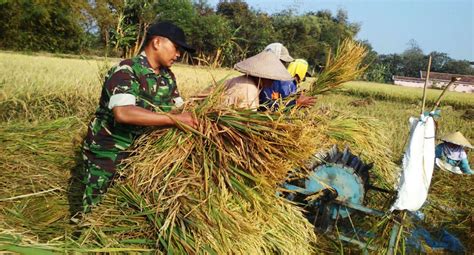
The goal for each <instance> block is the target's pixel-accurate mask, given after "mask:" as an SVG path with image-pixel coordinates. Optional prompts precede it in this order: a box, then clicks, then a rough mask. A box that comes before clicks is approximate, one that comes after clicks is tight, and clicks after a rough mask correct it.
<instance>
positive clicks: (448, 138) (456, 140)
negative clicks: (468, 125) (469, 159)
mask: <svg viewBox="0 0 474 255" xmlns="http://www.w3.org/2000/svg"><path fill="white" fill-rule="evenodd" d="M441 140H442V141H445V142H448V143H453V144H457V145H460V146H463V147H468V148H471V149H474V147H472V145H471V144H470V143H469V141H468V140H467V139H466V138H465V137H464V136H463V135H462V134H461V132H459V131H458V132H454V133H451V134H447V135H445V136H443V137H441Z"/></svg>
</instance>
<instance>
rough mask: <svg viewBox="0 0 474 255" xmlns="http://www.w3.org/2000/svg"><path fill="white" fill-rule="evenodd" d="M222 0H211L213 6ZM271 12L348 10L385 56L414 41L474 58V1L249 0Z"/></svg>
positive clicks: (430, 48)
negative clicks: (288, 10)
mask: <svg viewBox="0 0 474 255" xmlns="http://www.w3.org/2000/svg"><path fill="white" fill-rule="evenodd" d="M218 2H219V0H209V3H210V4H211V5H213V6H215V5H216V4H217V3H218ZM246 2H247V3H248V4H249V5H250V6H252V7H253V8H256V9H259V10H262V11H265V12H267V13H274V12H279V11H281V10H286V9H289V8H292V9H294V10H296V11H297V12H298V13H304V12H308V11H318V10H322V9H328V10H331V11H332V12H333V13H336V11H337V9H345V10H346V11H347V12H348V16H349V20H350V21H351V22H357V23H360V24H361V30H360V32H359V34H358V35H357V37H358V38H359V39H365V40H368V41H369V42H370V43H371V44H372V46H373V47H374V49H375V50H376V51H377V52H378V53H381V54H387V53H401V52H403V50H405V49H406V48H407V47H408V44H407V43H408V41H410V39H414V40H415V41H416V42H418V44H419V45H420V47H421V48H422V49H423V51H424V52H425V53H429V52H431V51H439V52H445V53H448V54H449V56H450V57H452V58H454V59H466V60H469V61H474V18H473V16H474V0H332V1H331V0H246Z"/></svg>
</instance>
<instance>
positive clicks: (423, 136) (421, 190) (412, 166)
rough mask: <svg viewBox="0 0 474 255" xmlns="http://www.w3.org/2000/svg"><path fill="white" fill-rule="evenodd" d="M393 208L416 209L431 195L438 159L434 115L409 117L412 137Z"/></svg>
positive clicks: (404, 157) (406, 152)
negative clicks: (435, 161) (429, 190)
mask: <svg viewBox="0 0 474 255" xmlns="http://www.w3.org/2000/svg"><path fill="white" fill-rule="evenodd" d="M408 139H409V140H408V146H407V149H406V151H405V155H404V156H403V171H402V173H401V176H400V182H399V185H398V197H397V200H396V201H395V203H394V204H393V205H392V208H391V209H390V210H391V211H393V210H409V211H417V210H418V209H420V208H421V206H422V205H423V203H424V202H425V200H426V198H427V196H428V189H429V187H430V183H431V177H432V175H433V167H434V160H435V123H434V120H433V118H432V117H431V116H423V115H422V116H421V117H420V118H419V119H417V118H410V137H409V138H408Z"/></svg>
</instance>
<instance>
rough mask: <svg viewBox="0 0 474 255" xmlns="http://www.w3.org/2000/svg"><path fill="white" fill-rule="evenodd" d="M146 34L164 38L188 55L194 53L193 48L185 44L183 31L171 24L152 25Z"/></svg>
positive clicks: (165, 22)
mask: <svg viewBox="0 0 474 255" xmlns="http://www.w3.org/2000/svg"><path fill="white" fill-rule="evenodd" d="M146 34H147V36H152V35H156V36H163V37H166V38H168V39H170V40H171V41H172V42H174V43H176V44H177V45H179V46H180V47H181V48H183V49H184V50H185V51H188V52H190V53H194V52H195V51H196V50H195V49H194V48H193V47H191V46H189V45H188V44H187V43H186V36H185V35H184V32H183V30H182V29H181V28H180V27H178V26H176V25H175V24H173V23H171V22H168V21H163V22H158V23H153V24H151V26H150V27H149V28H148V31H147V33H146Z"/></svg>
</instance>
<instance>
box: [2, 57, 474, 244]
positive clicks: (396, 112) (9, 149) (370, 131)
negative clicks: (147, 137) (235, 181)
mask: <svg viewBox="0 0 474 255" xmlns="http://www.w3.org/2000/svg"><path fill="white" fill-rule="evenodd" d="M116 61H117V60H115V59H114V60H110V61H105V60H101V59H94V60H79V59H64V58H63V59H59V58H54V57H45V56H27V55H20V54H15V53H6V52H0V67H1V69H0V70H1V71H0V122H1V124H2V125H1V127H0V143H1V144H2V146H1V147H0V172H1V173H2V176H1V177H0V184H1V187H3V188H0V201H1V202H0V210H1V212H0V228H1V229H3V230H2V232H0V242H2V241H5V240H7V241H8V243H13V244H16V245H19V246H20V248H21V247H22V246H21V245H24V244H29V245H28V247H27V248H28V249H30V248H31V249H35V248H37V249H40V250H47V251H53V252H58V251H59V252H60V251H64V249H65V248H64V244H65V243H66V244H67V245H68V247H69V248H68V249H71V250H72V251H78V252H81V251H82V252H87V251H89V252H94V251H95V252H107V251H109V252H113V251H116V252H120V251H127V249H128V251H133V249H137V250H136V251H138V250H140V249H141V250H142V251H143V249H145V250H147V249H149V248H147V247H153V243H154V241H153V240H155V238H156V236H153V235H151V234H150V233H153V231H152V230H153V228H155V227H156V226H153V225H150V226H147V225H146V224H148V223H147V222H150V221H151V222H156V223H158V222H159V221H161V220H163V219H156V218H155V217H156V213H155V212H156V211H154V210H151V209H150V207H147V206H146V205H147V204H146V203H144V202H143V201H144V199H145V200H149V198H147V197H146V196H145V197H143V196H140V193H139V192H137V191H136V186H135V188H134V186H133V185H131V186H130V187H131V188H126V187H127V186H120V185H117V186H118V187H117V188H114V189H112V190H111V191H110V195H109V196H107V198H106V200H105V201H104V203H103V204H104V208H106V209H107V210H106V213H104V214H102V215H98V214H97V215H95V216H94V217H95V218H94V219H95V220H94V221H92V222H90V223H91V224H92V227H91V228H88V231H86V232H85V233H83V234H82V235H81V236H80V238H79V239H74V240H73V239H72V236H73V232H74V230H73V229H74V226H71V225H69V223H68V217H69V214H68V212H67V210H68V207H69V205H70V204H71V203H72V202H71V201H72V200H71V199H73V198H70V197H68V189H70V188H71V183H72V180H73V179H74V178H76V177H77V176H73V175H72V173H73V172H74V171H73V170H74V169H79V168H80V164H81V162H80V158H79V157H78V156H77V152H78V148H79V146H80V142H81V139H82V136H83V134H84V131H85V125H86V123H87V121H88V118H89V116H90V115H91V114H92V113H93V112H94V110H95V107H96V104H97V101H98V96H99V92H100V87H101V84H100V79H101V75H102V74H103V72H104V71H105V70H106V69H107V67H109V66H110V65H111V64H113V63H115V62H116ZM173 72H174V73H175V74H176V76H177V80H178V86H179V88H180V91H181V93H182V95H183V96H184V97H185V98H186V97H189V96H190V95H193V94H195V93H197V92H198V91H200V90H202V89H204V88H205V87H207V86H208V85H209V84H211V83H212V82H213V79H215V80H220V79H222V78H224V77H227V76H228V77H232V76H235V75H237V74H238V73H237V72H235V71H232V70H229V69H208V68H197V67H192V68H191V67H188V66H184V65H176V66H174V67H173ZM307 83H308V82H307ZM306 85H307V84H306ZM439 93H440V91H437V90H434V91H432V90H430V91H429V92H428V106H429V105H431V104H432V102H434V100H435V98H436V97H437V95H438V94H439ZM419 98H421V90H420V89H412V88H403V87H395V86H390V85H384V84H374V83H363V82H349V83H347V84H345V85H344V86H343V90H342V91H341V92H339V93H337V94H326V95H320V96H318V101H317V102H318V103H317V106H316V108H317V109H319V110H318V111H315V112H312V113H311V114H309V113H306V112H303V117H304V118H301V119H302V120H305V118H306V119H308V120H313V121H314V123H310V124H307V126H308V127H310V126H311V125H314V126H315V127H318V128H319V129H317V130H319V131H318V132H320V133H322V134H325V136H324V137H319V138H320V139H319V142H318V143H319V144H326V145H329V144H332V143H338V144H339V145H341V146H344V145H345V144H349V145H350V146H351V149H352V150H353V151H354V152H356V153H358V154H361V155H362V157H363V158H364V159H365V160H366V161H374V162H376V170H375V172H376V173H383V174H382V175H380V176H379V178H378V181H379V182H380V183H385V184H390V183H393V180H392V178H393V174H394V173H391V172H390V170H391V169H392V170H393V167H394V166H395V164H398V163H399V161H400V159H401V156H402V152H403V147H404V143H405V141H406V139H407V136H408V125H407V120H408V117H409V116H416V115H418V114H419V109H420V106H419V103H418V102H419ZM473 99H474V97H473V95H472V94H464V93H456V92H453V93H448V96H447V97H446V99H445V101H443V103H442V108H441V109H442V118H441V119H440V120H439V122H438V124H439V126H438V127H439V134H444V133H447V132H450V131H454V130H460V131H461V132H463V134H464V135H465V136H466V137H468V138H469V137H470V138H472V137H474V130H473V129H472V126H473V124H474V123H473V120H472V119H464V118H462V117H461V116H462V115H463V114H464V112H465V109H472V108H473V107H474V102H473ZM206 109H207V110H209V109H208V108H206V107H204V108H202V110H203V111H207V110H206ZM228 120H232V118H230V119H228ZM306 121H307V120H306ZM228 123H230V124H231V125H233V127H232V128H236V129H237V130H238V128H242V129H248V127H245V126H242V125H241V124H239V122H228ZM308 130H309V128H308ZM256 132H261V130H260V131H259V130H257V131H256ZM204 133H206V132H204ZM211 133H212V132H211ZM208 134H210V133H208ZM181 139H183V138H181ZM193 139H197V138H193ZM182 141H186V140H185V139H184V140H182ZM195 141H198V142H199V141H200V140H195ZM308 142H309V140H308ZM199 143H203V142H202V141H200V142H199ZM199 143H197V144H199ZM263 144H264V143H262V145H263ZM248 146H250V145H248ZM243 151H245V150H243ZM229 153H230V152H229ZM232 153H234V154H235V153H238V151H235V152H232ZM209 155H210V154H209ZM469 157H470V162H473V160H474V158H473V153H472V152H469ZM137 161H138V162H144V161H142V160H141V159H140V160H137ZM195 162H202V161H201V160H195ZM281 165H282V166H283V165H286V163H285V164H283V163H282V164H281ZM208 171H209V170H208ZM241 172H242V171H241ZM18 173H21V174H18ZM137 174H139V172H137ZM280 174H281V173H280ZM175 181H176V185H178V184H179V183H180V181H182V180H180V179H175ZM155 184H156V183H155ZM158 186H160V185H158ZM178 186H179V185H178ZM239 187H240V186H239ZM470 187H472V178H470V177H465V176H452V175H449V174H446V173H440V172H435V175H434V178H433V185H432V188H431V190H430V196H429V199H430V204H429V205H428V206H426V207H425V208H424V212H425V213H426V214H427V218H426V220H425V223H424V224H427V225H431V227H446V228H447V229H448V230H450V231H453V232H454V233H456V234H457V235H458V236H460V237H461V239H462V241H464V243H469V240H470V239H469V238H470V237H469V227H470V225H469V219H470V218H471V217H473V214H472V210H469V208H472V207H473V206H474V204H473V202H472V201H473V200H472V199H470V198H471V197H472V189H471V188H470ZM72 188H74V187H72ZM49 190H52V191H49ZM42 191H48V192H47V193H40V192H42ZM243 191H245V190H243ZM226 194H230V193H226ZM453 194H460V195H458V196H453ZM21 195H27V196H26V197H18V196H21ZM17 197H18V198H17ZM4 199H8V200H4ZM177 199H180V198H177ZM264 199H269V198H268V197H266V198H264ZM216 201H220V200H216ZM227 201H231V200H227ZM372 202H373V203H374V204H373V205H374V206H376V205H377V203H378V204H380V200H378V201H377V199H375V201H372ZM229 205H231V206H230V207H229V208H227V209H233V210H235V209H236V208H239V207H242V206H244V205H245V204H242V202H241V201H240V202H237V201H233V202H232V203H230V204H229ZM247 206H248V205H247ZM45 207H46V208H49V209H48V210H45ZM268 210H276V211H274V212H275V213H278V212H277V211H278V210H283V211H286V212H287V213H288V212H289V211H291V210H290V209H288V208H285V207H284V206H283V207H279V208H276V207H273V208H270V209H268ZM176 212H178V211H176ZM211 213H212V212H211ZM214 213H215V212H214ZM176 215H178V214H176ZM214 215H216V217H217V216H218V215H217V214H214ZM201 216H202V215H201ZM247 216H249V217H252V215H251V214H250V215H247ZM282 219H283V218H280V220H282ZM293 219H295V218H294V217H293ZM247 220H248V219H247ZM168 222H169V223H171V222H172V221H168ZM367 222H368V221H365V222H361V224H366V223H367ZM371 224H373V225H371V226H376V225H377V222H372V223H371ZM142 226H147V227H144V228H142ZM170 226H171V225H170ZM264 226H265V224H263V222H262V224H261V225H260V226H259V229H260V231H267V232H270V233H279V236H281V234H282V232H281V229H276V230H275V229H273V230H272V229H271V228H270V227H271V226H269V225H266V227H264ZM380 226H381V227H380V229H381V231H382V232H384V231H385V232H386V230H384V229H385V228H386V225H383V224H381V225H380ZM241 227H242V226H241ZM245 228H253V229H254V230H255V229H258V228H257V226H250V225H248V226H245ZM170 229H173V228H170ZM58 230H62V233H59V232H58ZM273 231H277V232H273ZM278 231H280V232H278ZM20 233H21V234H20ZM283 234H284V233H283ZM12 236H13V237H12ZM253 237H255V235H253ZM207 238H210V239H207V242H208V243H212V241H211V239H212V238H211V235H209V236H208V237H207ZM213 238H214V239H212V240H214V242H215V240H217V239H216V237H213ZM242 238H243V237H242ZM471 238H472V237H471ZM239 240H241V241H242V242H241V244H244V243H245V242H251V241H252V240H251V238H250V239H245V238H244V239H239ZM253 240H262V239H258V238H254V239H253ZM272 240H273V241H274V243H276V244H278V245H282V244H281V243H280V241H278V240H279V239H278V238H276V237H275V238H273V239H272ZM280 240H281V239H280ZM7 241H5V242H7ZM47 241H48V242H49V244H51V245H53V246H52V248H51V246H47V247H44V246H41V245H40V244H38V242H43V243H44V242H47ZM200 241H202V240H200ZM165 243H166V242H165ZM150 245H151V246H150ZM225 245H226V247H231V246H232V243H228V242H227V243H225ZM338 245H339V244H338V243H335V244H334V243H331V242H330V241H328V240H325V239H324V237H319V239H318V243H317V244H316V246H318V247H319V248H320V249H322V250H319V251H320V252H323V251H324V252H330V251H336V250H338ZM15 247H17V246H15ZM15 247H13V248H12V247H10V248H11V249H10V250H12V251H14V249H17V248H15ZM97 247H104V248H100V249H98V248H97ZM108 247H109V248H110V247H114V248H113V249H112V248H110V249H109V248H108ZM240 247H242V246H240ZM252 247H257V246H252ZM0 249H5V247H3V246H2V248H0ZM114 249H117V250H114ZM120 249H122V250H120ZM202 249H204V250H205V249H210V247H208V246H202ZM17 251H21V249H19V250H17ZM339 251H341V250H339ZM25 252H27V251H25Z"/></svg>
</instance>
